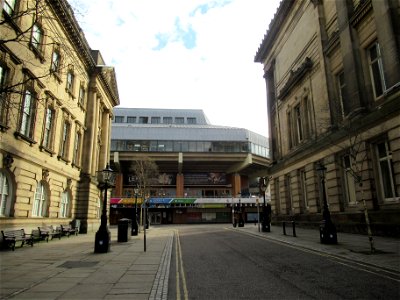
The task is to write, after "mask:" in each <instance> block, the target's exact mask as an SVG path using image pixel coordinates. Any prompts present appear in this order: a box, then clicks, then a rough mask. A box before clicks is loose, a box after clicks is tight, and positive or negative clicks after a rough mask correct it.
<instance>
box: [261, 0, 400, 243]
mask: <svg viewBox="0 0 400 300" xmlns="http://www.w3.org/2000/svg"><path fill="white" fill-rule="evenodd" d="M399 11H400V3H399V2H398V1H389V0H352V1H339V0H336V1H322V0H311V1H291V0H283V1H281V4H280V6H279V8H278V11H277V13H276V14H275V17H274V19H273V20H272V21H271V23H270V25H269V29H268V31H267V33H266V35H265V36H264V39H263V41H262V43H261V45H260V47H259V49H258V51H257V53H256V56H255V62H258V63H262V64H263V66H264V71H265V75H264V78H265V81H266V86H267V103H268V114H269V124H270V126H269V128H270V137H271V159H272V164H271V168H270V176H271V199H272V207H273V213H274V220H275V221H280V220H284V219H294V220H297V221H298V222H300V223H305V224H315V223H318V222H319V221H320V220H321V219H322V208H323V199H324V195H323V194H322V193H323V191H324V190H325V191H326V193H325V197H326V198H325V199H327V202H328V207H329V210H330V213H331V214H332V220H333V222H334V223H335V224H336V226H337V228H338V230H346V231H358V232H366V231H367V227H368V222H367V220H366V219H367V218H366V217H365V216H366V215H367V216H368V219H369V223H370V228H371V229H372V233H373V234H385V235H397V236H398V235H399V233H400V223H399V216H400V215H399V213H400V198H399V196H400V54H399V53H400V24H399V22H400V16H399ZM321 165H322V166H324V167H325V168H326V174H325V176H324V177H322V178H321V177H319V176H318V174H317V168H318V167H320V166H321ZM323 185H324V186H323Z"/></svg>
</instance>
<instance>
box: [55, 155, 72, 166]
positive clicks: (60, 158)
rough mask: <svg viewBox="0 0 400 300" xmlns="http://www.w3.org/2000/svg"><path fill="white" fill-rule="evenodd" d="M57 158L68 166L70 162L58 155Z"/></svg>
mask: <svg viewBox="0 0 400 300" xmlns="http://www.w3.org/2000/svg"><path fill="white" fill-rule="evenodd" d="M57 158H58V160H62V161H64V162H65V164H66V165H68V164H69V163H70V162H71V161H69V160H68V159H67V158H65V157H62V156H61V155H58V156H57Z"/></svg>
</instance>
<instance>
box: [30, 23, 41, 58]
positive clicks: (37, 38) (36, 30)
mask: <svg viewBox="0 0 400 300" xmlns="http://www.w3.org/2000/svg"><path fill="white" fill-rule="evenodd" d="M42 43H43V29H42V27H41V26H40V25H39V24H38V23H35V24H33V27H32V37H31V45H32V46H33V48H34V49H35V50H37V51H39V52H40V51H41V48H42Z"/></svg>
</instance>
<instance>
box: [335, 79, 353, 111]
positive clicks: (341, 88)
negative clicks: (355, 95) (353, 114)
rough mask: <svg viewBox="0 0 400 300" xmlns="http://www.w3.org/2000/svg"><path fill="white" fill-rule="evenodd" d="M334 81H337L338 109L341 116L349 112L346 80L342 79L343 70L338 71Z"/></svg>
mask: <svg viewBox="0 0 400 300" xmlns="http://www.w3.org/2000/svg"><path fill="white" fill-rule="evenodd" d="M336 82H337V89H338V96H339V100H340V102H339V104H340V107H339V110H340V114H341V116H342V117H344V116H345V115H347V114H348V113H349V112H350V103H349V101H348V99H347V96H346V82H345V80H344V73H343V72H340V73H339V74H338V75H337V76H336Z"/></svg>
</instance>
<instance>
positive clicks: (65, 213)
mask: <svg viewBox="0 0 400 300" xmlns="http://www.w3.org/2000/svg"><path fill="white" fill-rule="evenodd" d="M70 202H71V201H70V196H69V192H68V191H64V192H63V193H62V194H61V202H60V217H61V218H67V217H69V211H70Z"/></svg>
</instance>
